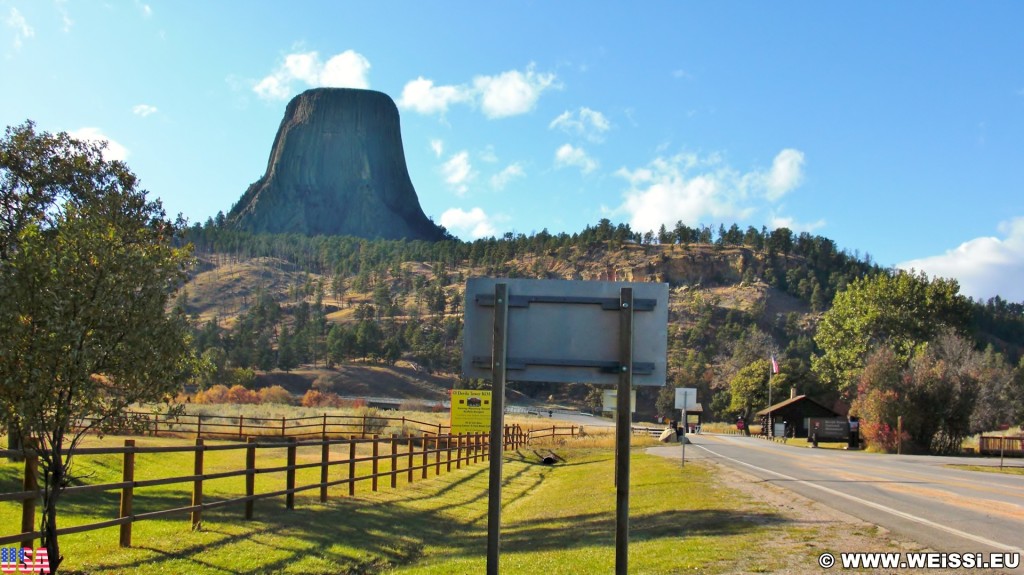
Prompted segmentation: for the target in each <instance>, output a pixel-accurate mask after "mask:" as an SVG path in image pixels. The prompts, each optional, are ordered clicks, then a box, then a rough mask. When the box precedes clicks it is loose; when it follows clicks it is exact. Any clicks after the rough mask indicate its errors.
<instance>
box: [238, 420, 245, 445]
mask: <svg viewBox="0 0 1024 575" xmlns="http://www.w3.org/2000/svg"><path fill="white" fill-rule="evenodd" d="M243 419H245V417H244V416H242V415H239V416H238V440H239V441H241V440H242V420H243Z"/></svg>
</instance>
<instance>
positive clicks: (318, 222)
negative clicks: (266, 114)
mask: <svg viewBox="0 0 1024 575" xmlns="http://www.w3.org/2000/svg"><path fill="white" fill-rule="evenodd" d="M228 221H229V223H230V225H232V226H234V227H236V228H238V229H243V230H247V231H252V232H262V233H298V234H304V235H309V236H313V235H321V234H322V235H351V236H359V237H364V238H385V239H403V238H404V239H417V240H437V239H440V238H441V237H442V236H443V231H442V230H441V228H439V227H438V226H437V225H435V224H434V223H433V222H432V221H431V220H430V219H429V218H427V216H426V215H425V214H424V213H423V209H422V208H420V202H419V198H418V197H417V196H416V190H415V189H414V188H413V186H412V181H411V180H410V179H409V171H408V168H407V167H406V165H405V153H404V151H403V149H402V134H401V130H400V127H399V119H398V108H397V107H396V106H395V103H394V101H392V99H391V98H390V97H389V96H388V95H386V94H383V93H381V92H375V91H371V90H355V89H349V88H316V89H313V90H307V91H305V92H303V93H301V94H299V95H298V96H296V97H295V98H293V99H292V101H291V102H289V103H288V107H287V109H286V110H285V114H284V119H283V120H281V126H280V127H279V128H278V129H277V136H276V137H275V138H274V147H273V149H272V150H271V151H270V160H269V161H268V162H267V171H266V173H265V174H263V177H261V178H260V179H259V180H257V181H256V182H255V183H254V184H252V185H251V186H249V189H248V190H246V192H245V194H243V195H242V198H241V199H240V200H239V201H238V203H237V204H235V206H234V207H233V208H232V209H231V212H230V213H229V214H228Z"/></svg>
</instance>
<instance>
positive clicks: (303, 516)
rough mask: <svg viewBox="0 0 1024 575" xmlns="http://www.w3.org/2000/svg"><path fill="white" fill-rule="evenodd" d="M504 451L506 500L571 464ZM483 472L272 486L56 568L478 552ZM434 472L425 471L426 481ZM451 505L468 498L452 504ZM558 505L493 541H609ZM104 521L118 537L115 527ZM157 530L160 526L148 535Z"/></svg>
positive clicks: (722, 515)
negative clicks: (312, 491) (291, 493)
mask: <svg viewBox="0 0 1024 575" xmlns="http://www.w3.org/2000/svg"><path fill="white" fill-rule="evenodd" d="M510 459H512V460H514V459H515V456H514V455H511V456H510V457H507V458H506V463H510ZM512 463H513V465H511V466H509V468H507V471H506V476H505V477H504V478H503V483H504V485H505V486H506V487H508V489H507V491H505V493H504V494H503V498H502V499H503V501H502V504H503V507H507V506H509V505H510V504H514V503H516V502H519V501H520V500H521V499H523V498H525V497H527V496H528V495H529V494H530V493H531V492H533V491H534V490H536V489H537V488H538V487H539V486H540V484H542V483H543V482H544V481H545V479H546V478H547V477H548V476H549V474H551V473H557V470H558V468H560V467H571V466H572V465H568V466H567V465H565V464H558V465H556V466H543V467H539V466H535V465H529V464H528V463H529V462H520V461H513V462H512ZM573 464H574V465H575V470H574V472H573V473H574V474H579V475H577V476H578V477H588V478H592V477H594V476H595V475H596V474H597V473H598V472H599V471H600V469H602V468H606V467H607V460H606V458H598V459H591V460H583V461H579V462H573ZM587 465H591V466H594V468H595V471H588V470H587V469H586V467H585V466H587ZM606 471H607V470H606ZM486 478H487V466H486V465H481V466H478V467H477V466H474V467H472V468H468V469H467V468H464V469H462V470H459V471H455V470H454V469H453V472H452V474H448V475H446V476H442V477H441V478H439V480H440V481H442V482H443V483H435V484H432V485H431V484H428V483H427V482H421V481H417V482H416V483H414V484H413V485H409V486H406V485H399V490H400V491H401V490H402V489H403V488H406V487H407V488H408V491H406V492H405V493H399V494H398V496H397V497H396V498H395V499H394V500H388V498H387V497H385V498H383V500H378V499H377V498H376V496H374V497H370V496H367V497H365V498H361V497H358V496H357V497H356V498H341V497H334V498H333V499H331V500H330V501H329V502H328V503H326V504H315V503H314V501H315V498H312V497H300V498H299V499H298V501H297V508H296V509H295V510H287V509H285V505H284V502H283V500H282V499H280V498H274V499H268V500H259V501H257V502H256V504H255V505H256V519H255V520H252V521H246V520H245V519H244V518H243V507H242V506H241V505H238V506H231V507H227V508H220V509H216V510H211V511H207V512H205V513H204V514H203V520H204V529H203V531H201V532H199V533H191V532H190V531H189V523H188V517H187V516H186V515H185V514H182V515H181V516H180V517H179V516H172V517H170V518H169V519H168V520H167V521H159V522H145V523H144V524H140V525H146V524H148V525H152V526H153V527H149V528H148V529H149V531H150V533H146V532H145V531H142V528H141V527H137V529H139V530H140V531H142V532H140V533H137V534H136V536H135V547H134V550H133V551H126V552H119V553H111V554H109V555H107V556H106V557H105V558H104V560H103V562H102V564H101V565H97V566H95V567H91V568H89V569H88V570H87V571H74V570H71V569H70V567H71V566H70V565H68V564H67V563H65V565H64V567H66V569H65V570H64V572H66V573H69V574H75V573H78V574H85V573H95V572H101V571H108V570H109V571H123V572H136V571H138V572H142V571H143V570H145V571H146V572H164V573H190V572H196V571H201V572H204V573H225V574H231V575H257V574H263V573H281V572H285V571H289V570H294V569H301V572H303V573H321V574H328V573H330V574H350V575H357V574H358V575H365V574H369V573H378V572H381V571H385V570H387V569H388V568H392V567H397V566H401V565H408V564H411V563H414V562H416V561H417V560H419V559H421V558H422V556H423V554H424V552H425V549H428V548H433V549H435V551H432V553H437V554H438V555H437V557H436V559H437V560H442V561H443V560H445V559H455V558H481V559H482V558H483V557H485V556H486V548H487V530H486V525H485V518H486V515H487V514H486V505H487V503H486V500H487V488H486ZM417 479H418V478H417ZM434 479H435V478H433V477H431V478H430V481H433V480H434ZM648 481H651V482H652V483H654V482H658V481H664V479H663V478H660V477H659V479H657V480H653V481H652V480H648ZM648 481H638V483H647V482H648ZM673 481H677V480H675V479H673ZM636 487H639V485H637V486H636ZM116 495H117V493H116V492H112V493H108V494H95V495H89V496H83V497H82V498H80V501H72V499H71V498H69V499H68V500H67V501H65V503H68V504H70V505H71V507H69V508H67V511H68V512H69V513H82V514H88V515H99V514H100V511H98V509H97V508H98V507H102V508H103V509H113V511H114V515H108V516H107V517H104V518H110V517H113V516H116V501H117V499H116ZM136 496H137V499H136V507H135V512H136V513H142V512H145V511H147V510H158V509H169V508H175V507H182V506H184V505H187V504H188V500H187V499H188V494H187V493H186V492H180V493H179V492H173V493H166V492H165V493H161V494H153V495H149V496H147V495H145V494H144V492H138V491H137V492H136ZM211 500H213V498H209V497H208V498H207V501H211ZM459 508H465V509H464V510H463V511H456V510H457V509H459ZM453 511H456V512H454V513H453ZM560 511H565V510H564V509H562V510H560V509H552V513H551V514H550V516H542V517H540V518H536V517H535V518H531V519H528V520H520V521H509V520H506V521H504V522H503V524H502V548H503V549H504V550H506V551H508V552H532V551H558V550H568V549H577V548H587V547H594V546H608V547H611V546H613V545H614V539H615V514H614V512H605V511H602V512H585V513H575V514H574V513H560ZM542 515H543V514H542ZM784 522H785V519H784V518H783V517H781V516H779V515H776V514H774V513H770V512H767V513H766V512H747V511H742V510H737V509H726V508H714V509H701V510H693V511H687V510H661V511H658V512H653V513H647V514H632V515H631V516H630V531H631V535H630V539H631V540H632V541H635V542H639V541H646V540H656V539H660V538H685V537H696V536H730V535H743V534H746V533H752V532H756V531H758V530H762V529H764V528H765V527H772V526H776V525H780V524H783V523H784ZM105 531H106V533H108V534H109V536H112V537H115V539H114V540H115V541H116V535H115V533H116V531H115V530H105ZM154 531H155V532H159V535H154V533H153V532H154ZM104 537H106V535H105V536H104ZM115 544H116V543H115ZM311 557H312V559H311ZM300 565H301V567H300ZM76 567H77V566H76Z"/></svg>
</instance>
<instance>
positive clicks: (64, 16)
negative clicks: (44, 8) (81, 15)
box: [54, 0, 75, 32]
mask: <svg viewBox="0 0 1024 575" xmlns="http://www.w3.org/2000/svg"><path fill="white" fill-rule="evenodd" d="M67 1H68V0H56V1H55V2H54V4H55V5H56V6H57V11H58V12H60V17H61V22H62V23H63V24H64V26H63V27H62V28H61V30H62V31H63V32H70V31H71V27H72V26H74V24H75V21H74V20H72V19H71V15H70V14H69V13H68V8H67Z"/></svg>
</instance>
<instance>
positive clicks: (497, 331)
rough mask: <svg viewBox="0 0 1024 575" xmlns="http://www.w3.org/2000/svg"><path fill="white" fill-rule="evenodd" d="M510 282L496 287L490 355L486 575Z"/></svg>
mask: <svg viewBox="0 0 1024 575" xmlns="http://www.w3.org/2000/svg"><path fill="white" fill-rule="evenodd" d="M507 333H508V284H504V283H499V284H495V286H494V340H493V350H492V354H491V357H492V358H493V360H492V364H491V382H492V384H491V437H490V445H489V449H488V451H489V455H490V465H491V466H490V475H489V478H488V491H487V493H488V495H487V575H498V557H499V555H500V542H501V463H502V457H503V455H504V454H503V449H502V440H503V427H504V425H505V369H506V367H507V363H508V361H507V359H508V358H507V355H508V345H507V339H506V335H507Z"/></svg>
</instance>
